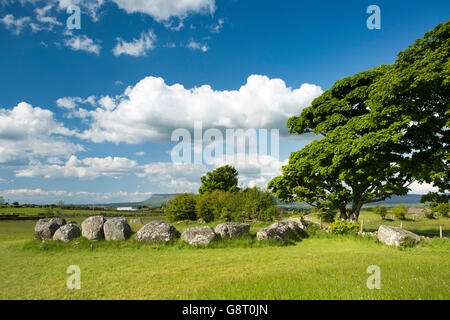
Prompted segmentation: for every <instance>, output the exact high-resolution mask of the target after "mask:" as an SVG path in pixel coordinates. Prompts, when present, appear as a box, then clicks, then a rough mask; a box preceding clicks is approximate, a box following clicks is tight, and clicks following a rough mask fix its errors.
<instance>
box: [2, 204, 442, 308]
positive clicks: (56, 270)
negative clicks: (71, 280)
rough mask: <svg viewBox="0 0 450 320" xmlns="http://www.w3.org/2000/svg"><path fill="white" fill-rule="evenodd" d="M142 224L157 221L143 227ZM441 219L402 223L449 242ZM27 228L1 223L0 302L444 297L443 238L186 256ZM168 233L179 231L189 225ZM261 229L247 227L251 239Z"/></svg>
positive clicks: (307, 243) (243, 243)
mask: <svg viewBox="0 0 450 320" xmlns="http://www.w3.org/2000/svg"><path fill="white" fill-rule="evenodd" d="M362 218H363V219H365V220H366V221H367V224H368V227H369V228H372V226H373V228H375V225H376V224H377V222H376V219H377V217H376V216H372V214H371V213H364V214H363V216H362ZM372 218H373V220H372ZM150 219H156V218H145V219H144V222H148V221H149V220H150ZM74 220H78V221H79V222H81V221H82V220H83V219H82V218H79V219H74ZM448 220H450V219H437V220H436V221H434V220H431V221H430V222H427V221H425V220H423V221H422V220H420V219H418V220H415V221H407V223H410V224H411V226H412V227H414V228H416V231H417V230H419V231H421V230H422V231H424V232H429V230H434V227H435V224H437V225H439V224H441V225H444V226H445V227H444V231H445V233H446V234H448V231H449V222H448ZM34 223H35V222H33V221H1V222H0V299H449V298H450V272H449V270H450V250H449V249H450V243H449V240H447V239H443V240H441V239H433V240H432V241H430V242H427V243H424V244H420V245H419V246H418V247H416V248H390V247H387V246H385V245H383V244H381V243H378V241H376V240H375V239H373V238H362V237H359V236H356V235H347V236H335V235H329V234H326V233H323V232H322V231H317V230H315V231H314V232H310V233H311V236H310V237H309V238H306V239H303V240H301V241H298V242H290V243H285V244H282V245H274V244H271V243H264V242H263V243H261V242H259V241H257V240H255V239H254V238H253V237H252V238H248V239H242V240H233V241H221V242H217V243H215V244H213V245H211V246H209V247H207V248H192V247H190V246H188V245H187V244H184V243H183V242H182V241H181V240H177V241H175V242H174V243H170V244H166V245H158V244H141V243H138V242H136V241H135V240H133V239H131V240H129V241H126V242H106V241H101V242H97V243H94V245H93V247H94V249H93V250H91V249H90V243H89V242H88V241H87V240H85V239H79V240H75V241H72V242H71V243H69V244H63V243H59V242H44V243H41V242H39V241H35V240H33V228H34ZM383 223H384V222H383ZM389 223H392V224H397V225H398V224H399V222H398V221H388V223H387V224H389ZM215 224H217V222H216V223H213V224H211V225H215ZM174 225H175V226H176V228H177V229H178V230H180V231H183V230H184V229H186V228H187V227H191V226H194V225H197V224H196V223H185V222H183V223H178V224H177V223H175V224H174ZM265 225H266V224H259V225H253V226H252V228H251V233H252V234H253V235H254V234H255V233H256V231H257V230H258V229H260V228H262V227H264V226H265ZM365 225H366V222H365ZM132 227H133V229H134V230H135V231H136V230H137V229H138V226H132ZM403 227H404V228H406V226H405V222H403ZM69 265H78V266H80V268H81V289H80V290H69V289H67V287H66V280H67V278H68V277H69V274H67V273H66V270H67V267H68V266H69ZM370 265H377V266H379V267H380V269H381V289H380V290H369V289H368V288H367V287H366V281H367V278H368V277H369V276H370V274H368V273H367V272H366V270H367V267H368V266H370Z"/></svg>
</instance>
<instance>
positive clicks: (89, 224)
mask: <svg viewBox="0 0 450 320" xmlns="http://www.w3.org/2000/svg"><path fill="white" fill-rule="evenodd" d="M105 221H106V220H105V218H103V216H94V217H89V218H87V219H86V220H84V221H83V223H82V224H81V231H82V235H83V237H85V238H86V239H89V240H102V239H104V238H105V234H104V232H103V224H104V223H105Z"/></svg>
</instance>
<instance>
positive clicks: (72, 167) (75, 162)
mask: <svg viewBox="0 0 450 320" xmlns="http://www.w3.org/2000/svg"><path fill="white" fill-rule="evenodd" d="M136 167H137V162H136V161H134V160H129V159H126V158H119V157H114V158H113V157H106V158H85V159H82V160H79V159H78V158H77V157H76V156H71V157H70V158H69V160H67V162H66V163H65V164H64V165H58V164H41V163H33V164H32V165H31V166H29V167H28V168H26V169H22V170H17V171H16V176H17V177H22V178H45V179H61V178H75V179H96V178H99V177H102V176H106V177H118V176H123V175H126V174H129V173H130V172H132V171H133V170H134V169H135V168H136Z"/></svg>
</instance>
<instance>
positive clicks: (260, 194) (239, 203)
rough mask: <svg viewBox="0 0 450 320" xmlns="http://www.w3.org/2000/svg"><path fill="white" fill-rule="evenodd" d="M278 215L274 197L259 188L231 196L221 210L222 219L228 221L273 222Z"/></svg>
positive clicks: (248, 189)
mask: <svg viewBox="0 0 450 320" xmlns="http://www.w3.org/2000/svg"><path fill="white" fill-rule="evenodd" d="M278 213H279V211H278V207H277V206H276V204H275V200H274V199H273V197H272V195H271V194H270V193H269V192H267V191H263V190H259V189H258V188H247V189H245V190H242V191H238V192H236V193H233V194H231V196H230V197H228V198H227V199H226V201H225V202H224V204H223V208H222V209H221V217H222V218H224V219H226V220H228V221H230V220H234V221H244V220H259V221H271V220H273V218H274V217H275V216H276V215H278Z"/></svg>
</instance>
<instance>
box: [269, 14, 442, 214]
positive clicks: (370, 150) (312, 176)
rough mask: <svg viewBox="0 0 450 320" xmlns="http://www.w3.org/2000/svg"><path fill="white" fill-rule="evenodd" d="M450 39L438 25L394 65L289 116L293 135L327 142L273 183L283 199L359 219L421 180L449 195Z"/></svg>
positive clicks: (348, 82)
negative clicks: (307, 135)
mask: <svg viewBox="0 0 450 320" xmlns="http://www.w3.org/2000/svg"><path fill="white" fill-rule="evenodd" d="M448 35H449V23H448V22H447V23H445V24H443V25H439V26H437V27H436V28H435V29H434V30H433V31H432V32H430V33H427V34H426V35H425V36H424V38H423V39H420V40H417V41H416V42H415V43H414V45H413V46H411V47H410V48H409V49H408V50H406V51H404V52H402V53H400V54H399V58H398V60H397V61H396V62H395V64H394V65H392V66H380V67H378V68H375V69H373V70H369V71H365V72H362V73H359V74H357V75H355V76H353V77H349V78H345V79H342V80H340V81H337V82H336V83H335V84H334V85H333V87H332V88H331V89H330V90H327V91H325V92H324V93H323V94H322V95H321V96H320V97H319V98H317V99H315V100H314V101H313V103H312V105H311V106H310V107H308V108H306V109H304V110H303V111H302V113H301V114H300V116H298V117H293V118H291V119H289V121H288V127H289V128H290V133H292V134H304V133H310V132H313V133H315V134H316V135H320V136H321V137H322V138H321V139H320V140H317V141H314V142H312V143H311V144H309V145H308V146H306V147H305V148H304V149H303V150H300V151H298V152H295V153H292V154H291V156H290V159H289V163H288V165H287V166H284V167H283V173H282V176H280V177H276V178H275V179H273V180H272V181H271V182H270V183H269V189H271V190H272V191H273V192H275V193H276V195H277V197H278V199H280V200H284V201H289V200H297V201H306V202H307V203H310V204H312V205H313V206H316V207H318V208H330V209H339V210H340V212H341V215H340V217H341V219H350V220H357V219H358V216H359V211H360V209H361V207H362V205H363V204H365V203H370V202H376V201H380V200H384V199H386V198H388V197H390V196H391V195H394V194H396V195H404V194H406V193H407V192H408V191H409V189H408V186H409V185H410V183H412V182H413V181H414V180H419V181H427V182H432V183H433V184H434V185H436V186H438V187H439V188H440V191H441V192H445V191H446V190H448V183H449V179H448V172H449V170H448V126H449V117H448V115H449V105H448V103H449V102H448V101H449V92H450V90H449V84H450V80H449V37H448ZM434 196H435V198H436V197H437V195H434ZM446 197H447V199H448V195H445V194H444V195H442V194H441V195H440V198H439V199H440V200H445V198H446Z"/></svg>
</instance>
